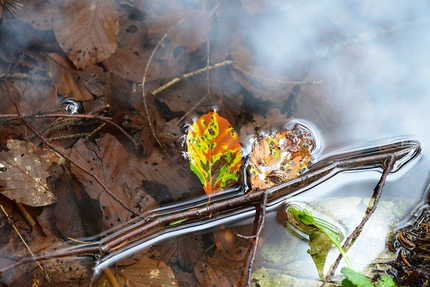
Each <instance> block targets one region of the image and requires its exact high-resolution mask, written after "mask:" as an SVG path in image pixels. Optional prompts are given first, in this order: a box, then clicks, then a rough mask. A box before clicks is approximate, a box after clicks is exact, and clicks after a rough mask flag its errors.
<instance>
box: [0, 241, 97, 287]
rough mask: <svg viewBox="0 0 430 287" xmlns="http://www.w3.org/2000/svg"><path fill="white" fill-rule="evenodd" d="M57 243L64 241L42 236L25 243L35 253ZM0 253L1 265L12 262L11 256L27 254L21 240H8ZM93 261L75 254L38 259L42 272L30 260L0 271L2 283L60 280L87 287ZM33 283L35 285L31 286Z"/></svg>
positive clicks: (40, 283)
mask: <svg viewBox="0 0 430 287" xmlns="http://www.w3.org/2000/svg"><path fill="white" fill-rule="evenodd" d="M60 246H63V247H64V242H62V241H60V240H59V239H57V238H55V237H43V238H40V239H37V240H35V241H32V242H30V243H28V247H29V248H30V250H31V251H32V252H33V253H34V254H41V253H45V252H46V253H48V252H52V251H53V250H55V248H59V247H60ZM0 253H1V254H2V260H0V267H4V266H7V265H8V264H11V263H13V262H15V259H13V258H22V257H25V256H29V255H30V252H29V251H28V249H27V248H26V247H25V246H24V244H23V243H22V242H21V241H16V242H11V243H8V244H7V245H5V246H4V247H3V248H2V249H1V250H0ZM11 255H12V256H11ZM93 263H94V262H93V261H92V260H89V259H83V258H80V259H79V260H78V259H77V258H75V257H69V258H67V259H65V258H56V259H50V260H46V261H43V262H40V264H41V266H42V268H43V269H44V270H43V271H42V270H41V269H40V267H39V266H38V265H37V264H36V263H35V262H31V263H29V264H23V265H20V266H18V267H16V268H14V269H12V270H10V271H7V272H5V273H3V276H2V283H3V284H5V285H6V286H60V284H61V283H62V285H61V286H74V285H75V286H87V285H88V283H89V278H91V276H90V274H91V266H92V265H93ZM47 278H49V282H48V280H47ZM33 283H35V285H32V284H33ZM50 283H52V284H50Z"/></svg>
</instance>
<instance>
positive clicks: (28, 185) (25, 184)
mask: <svg viewBox="0 0 430 287" xmlns="http://www.w3.org/2000/svg"><path fill="white" fill-rule="evenodd" d="M7 147H8V149H9V151H2V152H0V164H2V165H3V169H5V171H3V172H0V193H2V194H4V195H5V196H7V197H8V198H10V199H12V200H16V201H17V202H19V203H23V204H27V205H30V206H46V205H49V204H52V203H54V202H56V196H55V194H54V193H53V192H52V191H51V190H50V188H49V186H48V184H47V182H46V178H47V177H48V176H49V174H48V172H47V170H48V168H49V167H50V165H51V164H52V163H53V162H58V161H59V160H60V157H59V156H58V155H57V154H56V153H55V152H53V151H51V150H49V149H44V148H39V147H36V146H35V145H33V144H32V143H31V142H24V141H18V140H12V139H10V140H8V141H7Z"/></svg>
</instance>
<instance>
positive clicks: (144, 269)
mask: <svg viewBox="0 0 430 287" xmlns="http://www.w3.org/2000/svg"><path fill="white" fill-rule="evenodd" d="M114 275H115V278H116V280H117V282H118V284H119V286H129V287H140V286H165V287H174V286H179V284H178V281H177V280H176V279H175V275H174V274H173V271H172V269H171V268H170V267H169V266H167V265H166V264H165V263H164V262H163V261H162V260H159V259H155V260H154V259H150V258H147V257H143V258H142V259H140V261H139V262H138V263H136V264H133V265H129V266H125V267H120V268H119V269H118V270H116V272H115V273H114ZM97 286H99V287H101V286H110V284H109V283H108V281H107V278H106V277H105V276H103V277H102V278H101V279H100V280H99V282H98V284H97Z"/></svg>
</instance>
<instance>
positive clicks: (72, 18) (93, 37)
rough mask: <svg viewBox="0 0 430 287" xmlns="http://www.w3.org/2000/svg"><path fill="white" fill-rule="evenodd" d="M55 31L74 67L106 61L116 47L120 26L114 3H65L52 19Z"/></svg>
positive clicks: (72, 0)
mask: <svg viewBox="0 0 430 287" xmlns="http://www.w3.org/2000/svg"><path fill="white" fill-rule="evenodd" d="M54 32H55V37H56V38H57V41H58V43H59V44H60V47H61V49H63V51H64V52H65V53H66V54H67V55H68V57H69V59H70V60H72V62H73V63H74V64H75V66H76V67H77V68H81V69H86V68H88V67H89V66H91V65H93V64H95V63H98V62H101V61H103V60H106V59H107V58H109V57H110V56H111V55H112V54H113V53H114V52H115V50H116V48H117V43H116V36H117V35H118V33H119V23H118V16H117V13H116V10H115V7H114V1H113V0H105V1H98V0H90V1H78V2H76V1H74V0H65V1H64V2H63V5H62V6H61V9H60V11H58V13H57V14H55V16H54Z"/></svg>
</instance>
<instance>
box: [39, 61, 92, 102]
mask: <svg viewBox="0 0 430 287" xmlns="http://www.w3.org/2000/svg"><path fill="white" fill-rule="evenodd" d="M45 66H46V72H47V75H48V77H49V79H50V80H51V83H52V84H53V85H54V86H55V87H56V88H57V90H58V93H59V94H61V95H64V96H65V97H66V98H70V99H73V100H76V101H88V100H91V99H92V98H93V96H92V95H91V93H90V92H89V91H88V89H87V88H86V87H85V86H84V85H83V84H82V82H78V81H77V78H78V75H77V71H76V69H75V67H74V66H73V64H72V63H71V62H70V61H69V59H67V58H66V57H63V56H61V55H60V54H58V53H49V54H48V56H47V57H46V60H45Z"/></svg>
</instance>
